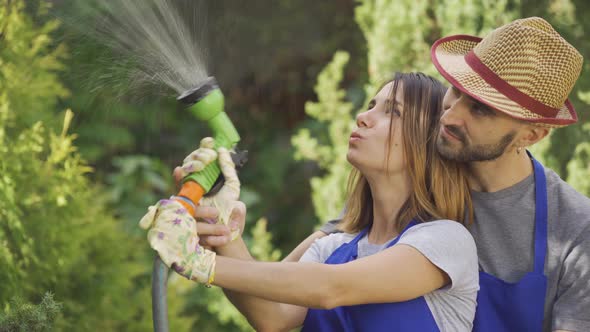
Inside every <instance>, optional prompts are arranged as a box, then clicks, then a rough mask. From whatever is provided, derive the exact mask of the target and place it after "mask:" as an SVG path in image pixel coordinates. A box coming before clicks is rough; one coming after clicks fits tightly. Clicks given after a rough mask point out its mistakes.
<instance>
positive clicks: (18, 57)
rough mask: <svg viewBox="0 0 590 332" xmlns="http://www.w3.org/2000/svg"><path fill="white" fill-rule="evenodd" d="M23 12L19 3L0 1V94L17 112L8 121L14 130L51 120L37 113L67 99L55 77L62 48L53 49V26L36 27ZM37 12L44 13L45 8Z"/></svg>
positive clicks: (47, 24) (64, 90)
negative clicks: (60, 100)
mask: <svg viewBox="0 0 590 332" xmlns="http://www.w3.org/2000/svg"><path fill="white" fill-rule="evenodd" d="M23 9H24V2H23V1H10V0H0V42H1V43H2V47H0V91H1V92H3V93H4V94H5V97H4V98H6V99H7V100H6V101H5V102H7V103H9V104H10V105H12V107H13V109H16V110H19V113H18V117H16V116H13V117H12V119H11V121H15V122H17V123H16V126H17V127H21V126H23V125H25V126H26V125H31V124H33V123H34V122H36V121H39V120H48V119H51V118H52V114H51V112H39V110H40V109H49V110H51V109H53V106H54V105H55V103H56V101H57V98H58V97H66V96H67V95H68V91H67V90H66V89H65V88H64V86H63V85H62V84H61V83H60V82H59V81H58V77H57V76H58V73H57V71H59V70H63V68H64V67H63V63H62V61H61V60H62V59H64V57H65V55H66V48H65V46H64V45H62V44H59V45H57V47H54V45H52V40H51V37H50V34H51V33H52V32H54V31H55V29H56V28H57V22H56V21H55V20H49V21H47V22H46V23H45V24H43V25H42V26H40V27H36V26H34V23H33V21H32V20H31V19H30V18H29V17H27V16H26V15H23ZM39 10H40V11H46V10H47V5H43V6H41V7H40V9H39ZM31 96H33V97H34V98H31Z"/></svg>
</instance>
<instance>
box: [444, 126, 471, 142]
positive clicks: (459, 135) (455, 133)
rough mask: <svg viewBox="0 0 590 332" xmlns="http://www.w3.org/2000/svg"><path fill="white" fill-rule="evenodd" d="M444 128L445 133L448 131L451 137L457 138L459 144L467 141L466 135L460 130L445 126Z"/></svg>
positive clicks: (455, 127)
mask: <svg viewBox="0 0 590 332" xmlns="http://www.w3.org/2000/svg"><path fill="white" fill-rule="evenodd" d="M444 127H445V130H446V131H448V132H449V133H450V134H451V135H453V136H455V137H457V138H458V139H459V140H460V141H461V142H463V143H465V142H466V141H467V135H465V133H464V132H463V131H462V130H461V128H459V127H457V126H453V125H446V126H444Z"/></svg>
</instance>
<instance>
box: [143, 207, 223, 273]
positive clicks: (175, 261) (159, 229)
mask: <svg viewBox="0 0 590 332" xmlns="http://www.w3.org/2000/svg"><path fill="white" fill-rule="evenodd" d="M139 225H140V227H141V228H143V229H149V231H148V234H147V238H148V242H149V243H150V246H151V247H152V248H153V249H154V250H156V251H157V252H158V254H159V255H160V258H161V259H162V261H163V262H164V264H166V265H167V266H168V267H170V268H171V269H173V270H174V271H176V272H177V273H178V274H180V275H182V276H184V277H186V278H187V279H190V280H193V281H197V282H199V283H205V284H210V283H211V282H212V280H213V273H214V271H215V252H213V251H211V250H207V249H205V248H203V247H201V246H200V245H199V236H198V235H197V224H196V222H195V219H194V218H193V217H192V216H191V215H190V214H189V213H188V211H187V210H186V209H185V208H184V207H183V206H182V204H180V203H179V202H178V201H176V200H174V199H162V200H160V201H158V202H157V203H156V205H154V206H150V207H149V208H148V212H147V214H146V215H145V216H144V217H143V218H141V220H140V221H139Z"/></svg>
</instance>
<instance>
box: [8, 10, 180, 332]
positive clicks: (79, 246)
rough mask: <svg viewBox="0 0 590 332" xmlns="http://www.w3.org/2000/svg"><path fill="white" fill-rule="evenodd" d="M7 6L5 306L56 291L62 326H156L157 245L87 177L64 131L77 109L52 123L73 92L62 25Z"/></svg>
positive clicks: (174, 309) (174, 305)
mask: <svg viewBox="0 0 590 332" xmlns="http://www.w3.org/2000/svg"><path fill="white" fill-rule="evenodd" d="M40 8H42V9H43V8H45V7H44V6H41V7H40ZM0 15H1V16H0V17H1V18H2V19H1V20H0V22H2V25H3V26H2V30H0V31H3V34H2V38H3V45H5V47H2V48H0V63H1V64H2V66H0V72H1V75H2V80H0V174H1V175H0V220H2V224H0V266H2V269H0V294H2V298H0V307H3V308H8V306H10V304H9V303H8V302H7V301H8V299H10V298H14V297H17V298H20V299H22V301H23V302H18V303H25V302H37V301H39V300H40V298H41V296H42V295H43V294H44V293H45V292H47V291H50V292H52V293H53V294H55V297H56V299H57V300H58V301H59V302H60V303H62V304H63V310H62V314H61V315H59V316H58V317H57V318H56V320H55V323H54V328H55V329H56V330H58V331H74V330H78V331H88V330H106V331H114V330H116V331H145V330H149V329H150V328H151V310H150V307H149V294H150V293H149V285H150V278H149V273H150V263H149V260H148V257H150V258H151V257H153V254H152V253H151V251H149V250H148V248H147V245H146V243H145V240H144V239H143V236H142V237H141V238H138V237H130V236H129V235H128V234H127V233H126V232H124V231H123V229H122V227H121V225H120V223H119V222H118V221H117V220H116V219H115V218H113V216H112V214H111V213H110V212H109V211H107V210H106V209H105V206H106V194H105V192H104V190H103V189H102V188H101V187H100V186H97V185H96V184H94V183H92V182H90V181H89V178H88V173H89V172H90V171H91V168H90V167H89V166H88V165H87V164H86V162H85V161H84V160H83V158H82V157H81V156H80V154H79V153H78V152H77V149H76V147H75V146H74V138H75V137H74V136H73V135H69V134H68V133H67V132H68V128H69V126H70V123H71V121H72V117H73V115H72V113H71V112H70V111H67V112H66V113H65V121H63V128H62V130H61V131H56V130H55V129H56V126H55V125H53V124H58V123H59V122H61V120H60V118H61V119H63V118H64V117H63V115H62V116H59V117H56V116H55V113H53V108H52V107H54V106H55V105H56V102H57V99H58V98H60V97H63V96H65V95H67V91H66V90H65V89H64V88H63V86H62V85H61V84H60V82H59V81H58V76H57V75H56V72H55V71H56V70H58V69H63V66H62V64H61V62H60V60H59V59H60V57H62V56H63V50H64V47H63V46H61V45H59V44H58V45H54V44H53V43H52V41H51V40H50V38H49V35H48V33H49V32H50V31H51V30H52V29H53V28H55V24H53V23H52V24H49V25H44V26H42V27H40V28H37V27H36V26H35V25H34V24H33V23H32V20H31V19H30V18H28V17H27V16H26V15H25V14H24V13H23V2H22V1H1V2H0ZM5 22H9V24H7V25H5V24H4V23H5ZM146 304H147V305H146ZM181 304H182V302H181V301H179V300H175V299H173V300H172V301H171V303H170V311H171V313H172V314H175V315H177V318H176V319H175V320H174V321H172V322H171V323H172V324H171V328H172V329H173V330H183V329H184V330H186V329H187V327H188V326H190V324H191V322H192V319H184V318H183V317H182V316H181V315H180V314H178V312H179V310H180V308H181ZM13 306H14V305H13ZM20 308H23V310H24V311H22V310H21V311H18V310H17V311H16V312H23V314H15V315H11V317H12V318H10V319H11V321H15V320H18V322H16V323H17V324H18V326H26V325H25V324H28V323H27V321H28V320H29V319H30V317H29V316H30V314H35V311H30V307H27V306H26V305H23V306H20ZM44 308H45V309H48V308H49V307H41V309H40V310H41V312H43V310H44ZM35 316H38V315H37V314H35ZM39 317H40V316H38V317H37V318H39ZM38 321H39V323H43V324H46V325H51V324H52V321H53V318H51V320H50V319H49V312H48V318H47V319H46V320H43V321H42V320H39V319H38ZM31 328H35V327H33V326H32V325H31ZM25 329H28V328H25Z"/></svg>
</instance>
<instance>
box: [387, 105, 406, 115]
mask: <svg viewBox="0 0 590 332" xmlns="http://www.w3.org/2000/svg"><path fill="white" fill-rule="evenodd" d="M385 114H395V115H397V116H401V115H402V114H401V112H400V111H399V110H398V109H397V107H396V108H391V107H387V108H386V109H385Z"/></svg>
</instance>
